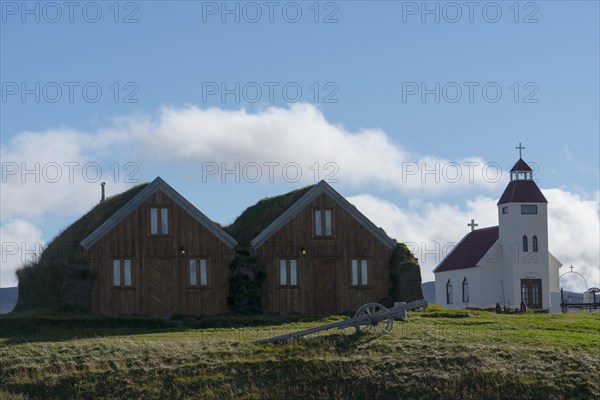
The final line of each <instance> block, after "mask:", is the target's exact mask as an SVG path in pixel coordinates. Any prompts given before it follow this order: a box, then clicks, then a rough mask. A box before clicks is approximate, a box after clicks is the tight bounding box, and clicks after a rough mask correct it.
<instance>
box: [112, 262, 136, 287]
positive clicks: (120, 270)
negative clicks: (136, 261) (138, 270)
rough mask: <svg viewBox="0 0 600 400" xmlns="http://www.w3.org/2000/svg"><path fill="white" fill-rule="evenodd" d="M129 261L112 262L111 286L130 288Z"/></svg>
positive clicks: (131, 282)
mask: <svg viewBox="0 0 600 400" xmlns="http://www.w3.org/2000/svg"><path fill="white" fill-rule="evenodd" d="M132 285H133V277H132V267H131V260H129V259H126V260H113V286H132Z"/></svg>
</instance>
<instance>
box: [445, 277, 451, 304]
mask: <svg viewBox="0 0 600 400" xmlns="http://www.w3.org/2000/svg"><path fill="white" fill-rule="evenodd" d="M446 304H452V282H450V279H448V282H447V283H446Z"/></svg>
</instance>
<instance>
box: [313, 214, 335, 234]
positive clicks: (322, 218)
mask: <svg viewBox="0 0 600 400" xmlns="http://www.w3.org/2000/svg"><path fill="white" fill-rule="evenodd" d="M314 215H315V218H314V220H315V236H320V237H323V236H325V237H327V236H332V235H333V228H332V224H333V221H332V219H333V213H332V211H331V210H315V211H314Z"/></svg>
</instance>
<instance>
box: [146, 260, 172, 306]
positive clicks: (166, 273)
mask: <svg viewBox="0 0 600 400" xmlns="http://www.w3.org/2000/svg"><path fill="white" fill-rule="evenodd" d="M145 275H146V288H147V296H146V303H147V306H148V308H147V310H148V314H149V315H171V314H173V260H172V259H170V258H149V259H147V261H146V271H145Z"/></svg>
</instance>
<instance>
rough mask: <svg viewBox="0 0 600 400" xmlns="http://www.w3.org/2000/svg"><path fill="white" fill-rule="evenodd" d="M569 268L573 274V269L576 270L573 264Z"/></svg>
mask: <svg viewBox="0 0 600 400" xmlns="http://www.w3.org/2000/svg"><path fill="white" fill-rule="evenodd" d="M569 268H571V272H573V268H575V267H574V266H573V264H571V266H570V267H569Z"/></svg>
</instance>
